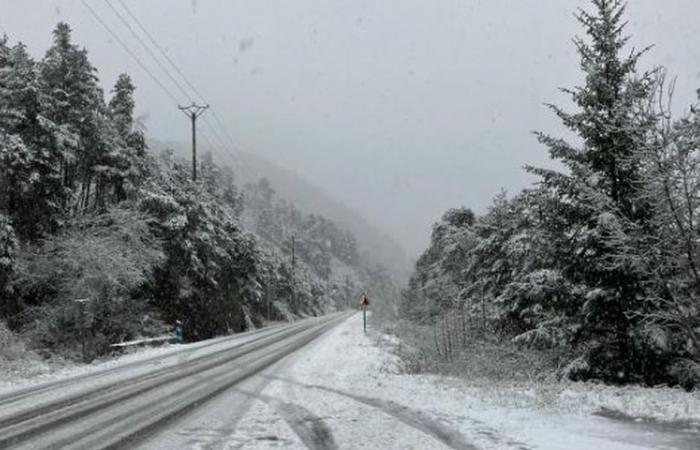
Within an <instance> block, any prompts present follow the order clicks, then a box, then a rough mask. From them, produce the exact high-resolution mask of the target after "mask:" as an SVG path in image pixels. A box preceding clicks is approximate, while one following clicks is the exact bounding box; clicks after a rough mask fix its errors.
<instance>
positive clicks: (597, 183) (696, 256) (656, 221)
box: [401, 0, 700, 388]
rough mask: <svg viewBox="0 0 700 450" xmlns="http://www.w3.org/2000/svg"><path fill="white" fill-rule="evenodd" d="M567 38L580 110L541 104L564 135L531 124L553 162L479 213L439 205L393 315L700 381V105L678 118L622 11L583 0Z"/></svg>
mask: <svg viewBox="0 0 700 450" xmlns="http://www.w3.org/2000/svg"><path fill="white" fill-rule="evenodd" d="M592 4H593V8H592V10H593V12H592V13H589V12H586V11H581V12H580V13H579V14H578V19H579V21H580V23H581V24H582V26H583V28H584V31H585V34H586V38H585V39H575V45H576V47H577V50H578V53H579V55H580V60H581V69H582V71H583V75H584V77H585V81H584V82H583V84H582V85H581V86H580V87H575V88H572V89H568V90H565V92H567V93H568V94H570V95H571V99H572V101H573V103H574V104H575V105H576V109H575V111H573V112H568V111H565V110H563V109H560V108H559V107H557V106H554V105H550V108H551V109H552V111H553V112H554V114H556V115H557V116H558V117H559V118H560V119H561V121H562V124H563V125H564V126H565V127H566V128H568V129H569V130H571V132H572V133H573V134H575V136H576V137H577V138H576V139H575V142H574V143H572V142H568V141H566V140H564V139H559V138H556V137H552V136H549V135H547V134H544V133H537V134H536V135H537V138H538V139H539V141H540V142H541V143H542V144H544V145H545V146H546V147H547V148H548V149H549V154H550V156H551V157H552V158H553V159H554V160H556V161H559V162H561V163H562V165H563V166H564V167H565V169H564V170H562V171H557V170H550V169H543V168H536V167H529V168H527V170H528V171H529V172H530V173H532V174H535V175H537V176H538V177H539V178H540V181H539V182H538V183H536V184H535V185H534V186H533V187H531V188H529V189H525V190H524V191H522V192H521V193H519V194H517V195H516V196H514V197H512V198H508V197H507V196H506V195H505V193H504V194H501V195H498V196H497V197H496V198H495V200H494V202H493V205H492V206H491V207H490V209H489V210H488V212H487V213H486V214H485V215H483V216H481V217H475V215H474V214H473V213H472V212H471V211H470V210H469V209H454V210H450V211H448V212H447V213H446V214H445V215H444V216H443V218H442V220H441V221H440V222H439V223H438V224H436V225H435V227H434V229H433V234H432V241H431V244H430V247H429V248H428V250H426V252H425V253H424V254H423V255H422V256H421V258H420V259H419V261H418V263H417V264H416V268H415V272H414V274H413V276H412V278H411V281H410V286H409V288H408V289H407V290H406V292H405V294H404V298H403V302H402V306H401V313H402V314H403V315H404V316H405V317H407V318H409V319H410V320H412V321H417V322H423V323H426V324H435V325H437V324H440V323H442V322H441V321H442V320H443V319H444V318H445V317H449V316H450V315H452V316H455V315H456V316H463V317H464V318H465V323H467V324H470V325H471V327H473V328H476V329H481V330H483V333H488V334H489V335H496V336H499V337H501V338H503V339H512V340H514V341H516V342H518V343H521V344H522V345H527V346H531V347H536V348H543V347H548V348H561V349H565V350H566V351H567V352H568V353H567V354H568V358H567V362H568V364H567V365H566V367H565V368H563V374H565V375H567V376H568V377H570V378H572V379H590V378H597V379H602V380H606V381H609V382H618V383H625V382H642V383H646V384H648V385H656V384H659V383H670V384H681V385H683V386H685V387H686V388H691V387H693V386H697V385H699V384H700V222H699V221H700V208H699V205H700V155H699V151H700V105H697V106H694V107H691V108H690V112H689V113H688V114H687V115H685V116H683V117H680V118H678V119H673V118H671V115H670V111H669V107H668V106H669V104H670V97H671V94H672V90H673V89H672V88H673V83H668V82H666V80H665V71H664V70H663V69H662V68H655V69H653V70H650V71H647V72H642V71H640V70H638V68H637V67H638V61H639V59H640V57H642V56H643V55H644V53H645V51H634V50H631V51H630V50H629V49H627V46H626V44H627V41H628V37H627V35H626V34H625V31H624V30H625V23H624V4H623V2H621V1H619V0H593V2H592Z"/></svg>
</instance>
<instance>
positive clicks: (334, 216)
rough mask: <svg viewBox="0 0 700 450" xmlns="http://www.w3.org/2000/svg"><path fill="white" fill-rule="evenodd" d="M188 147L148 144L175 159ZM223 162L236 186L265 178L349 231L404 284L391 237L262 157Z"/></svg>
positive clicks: (402, 262)
mask: <svg viewBox="0 0 700 450" xmlns="http://www.w3.org/2000/svg"><path fill="white" fill-rule="evenodd" d="M189 145H190V144H189V143H187V144H185V143H182V142H161V141H150V142H149V146H150V148H151V150H152V151H153V152H154V153H158V152H160V151H161V150H162V149H166V148H170V149H173V150H175V152H176V153H177V154H178V155H179V156H189V150H190V147H189ZM201 150H202V151H203V152H207V151H210V150H211V149H209V148H207V146H206V145H205V146H203V148H201ZM226 162H227V163H228V164H229V165H231V166H233V167H237V168H238V170H236V171H235V177H236V183H237V184H238V185H239V186H242V185H244V184H246V183H254V182H257V181H258V180H259V179H260V178H262V177H264V178H267V179H268V180H269V181H270V184H271V185H272V188H273V189H274V190H275V191H276V193H277V195H278V196H279V197H280V198H283V199H285V200H288V201H291V202H293V203H294V204H295V205H296V206H297V207H298V208H300V209H301V210H302V211H303V212H305V213H307V214H321V215H323V216H325V217H327V218H329V219H331V220H333V221H335V222H337V223H338V225H339V226H341V227H344V228H346V229H348V230H350V231H351V232H352V233H353V235H355V237H356V238H357V240H358V244H359V250H360V254H361V255H362V254H364V255H366V256H367V259H368V260H369V261H371V262H372V263H379V264H381V265H383V266H384V267H386V268H387V270H389V271H390V273H392V275H393V276H394V277H395V279H396V281H397V282H403V281H405V279H406V277H407V274H408V271H409V269H410V264H411V262H410V260H409V258H408V257H407V255H406V253H405V252H404V250H403V249H402V248H401V246H400V245H399V244H398V243H397V242H396V241H395V240H394V239H393V238H392V237H390V236H388V235H387V234H386V233H383V232H382V231H381V230H379V229H377V227H376V226H374V225H372V224H370V223H369V222H368V221H367V220H366V219H365V218H364V217H363V216H362V214H360V213H359V212H357V211H355V210H353V209H352V208H349V207H347V206H345V205H344V204H342V203H341V202H339V201H338V200H337V199H336V198H333V197H332V196H331V195H329V194H328V193H327V192H326V191H325V190H323V189H321V188H320V187H318V186H315V185H314V184H313V183H311V182H310V181H308V180H307V179H305V178H304V177H303V176H301V175H298V174H296V173H294V172H292V171H290V170H287V169H285V168H283V167H280V166H279V165H277V164H275V163H274V162H272V161H270V160H268V159H266V158H264V157H261V156H257V155H253V154H250V153H245V152H236V153H233V154H232V155H230V156H227V157H226Z"/></svg>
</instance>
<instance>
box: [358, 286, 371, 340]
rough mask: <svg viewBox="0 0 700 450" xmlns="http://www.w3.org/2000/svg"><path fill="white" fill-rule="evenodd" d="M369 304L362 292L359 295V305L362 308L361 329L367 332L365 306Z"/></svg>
mask: <svg viewBox="0 0 700 450" xmlns="http://www.w3.org/2000/svg"><path fill="white" fill-rule="evenodd" d="M368 306H369V299H368V298H367V294H366V293H364V292H363V293H362V297H360V307H361V308H362V330H363V331H364V332H365V333H366V332H367V307H368Z"/></svg>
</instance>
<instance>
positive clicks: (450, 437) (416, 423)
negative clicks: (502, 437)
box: [261, 375, 479, 450]
mask: <svg viewBox="0 0 700 450" xmlns="http://www.w3.org/2000/svg"><path fill="white" fill-rule="evenodd" d="M261 376H264V375H261ZM268 377H269V378H272V379H275V380H279V381H283V382H286V383H291V384H295V385H298V386H302V387H305V388H311V389H319V390H322V391H326V392H331V393H333V394H337V395H340V396H343V397H347V398H350V399H352V400H355V401H357V402H360V403H363V404H365V405H368V406H371V407H373V408H376V409H379V410H381V411H383V412H385V413H386V414H389V415H390V416H393V417H394V418H396V419H398V420H399V421H401V422H403V423H404V424H406V425H408V426H410V427H412V428H414V429H416V430H418V431H421V432H423V433H426V434H428V435H430V436H432V437H433V438H435V439H437V440H438V441H440V442H442V443H443V444H445V445H447V446H448V447H450V448H453V449H455V450H479V448H478V447H476V446H475V445H473V444H471V443H470V442H468V441H467V439H466V438H465V437H464V435H463V434H462V433H460V432H459V431H457V430H456V429H454V428H452V427H450V426H448V425H445V424H442V423H440V422H438V421H437V420H435V419H432V418H430V417H428V416H427V415H426V414H424V413H423V412H421V411H416V410H413V409H410V408H408V407H407V406H403V405H400V404H398V403H396V402H393V401H391V400H381V399H378V398H373V397H365V396H362V395H356V394H349V393H347V392H343V391H341V390H338V389H333V388H329V387H326V386H319V385H315V384H304V383H299V382H297V381H294V380H290V379H286V378H280V377H274V376H268Z"/></svg>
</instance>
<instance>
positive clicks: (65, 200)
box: [0, 23, 394, 360]
mask: <svg viewBox="0 0 700 450" xmlns="http://www.w3.org/2000/svg"><path fill="white" fill-rule="evenodd" d="M135 89H137V87H136V86H134V84H133V83H132V81H131V79H130V77H129V76H128V75H127V74H122V75H120V76H119V78H118V80H117V82H116V84H115V85H114V86H113V87H111V88H109V90H108V93H107V94H105V90H104V89H103V88H102V86H101V85H100V80H99V79H98V77H97V70H96V68H95V67H93V66H92V64H91V63H90V59H89V55H88V53H87V51H86V50H85V49H83V48H81V47H80V46H79V45H77V44H75V43H74V42H73V40H72V36H71V29H70V27H69V26H68V25H67V24H64V23H60V24H58V25H57V27H56V28H55V29H54V31H53V43H52V45H51V47H50V48H49V49H48V51H47V52H46V55H45V57H43V58H42V59H41V60H34V59H33V58H32V57H30V55H29V54H28V53H27V51H26V49H25V47H24V46H23V45H22V44H21V43H15V42H11V41H10V40H9V39H8V38H2V39H0V329H2V330H4V327H5V324H7V325H8V326H9V327H10V328H11V329H12V330H13V331H14V332H15V333H16V334H18V335H19V336H21V338H22V339H24V340H25V341H27V342H28V344H29V345H30V347H31V348H33V349H37V350H41V351H43V352H45V353H46V354H55V353H59V354H62V355H63V356H68V357H71V356H72V357H83V358H86V359H90V358H92V357H94V356H97V355H100V354H102V353H105V352H107V351H108V350H109V344H111V343H114V342H120V341H124V340H129V339H134V338H138V337H147V336H152V335H156V334H161V333H164V332H167V331H168V330H169V329H170V327H171V326H172V324H173V323H174V322H175V321H176V320H180V321H182V322H183V323H184V334H185V338H186V339H188V340H198V339H203V338H208V337H212V336H216V335H221V334H226V333H230V332H234V331H240V330H245V329H249V328H251V327H255V326H258V325H260V324H261V323H262V322H263V321H265V320H266V319H269V320H283V319H291V318H293V317H295V316H297V317H298V316H305V315H314V314H320V313H323V312H325V311H329V310H334V309H338V308H342V307H345V306H347V305H348V303H349V302H350V299H351V298H353V299H354V297H355V296H356V295H357V294H358V292H359V291H360V290H362V289H370V290H371V291H373V292H375V293H376V294H377V295H382V294H383V293H385V292H386V293H387V296H390V295H392V294H393V292H394V288H393V285H392V282H391V280H390V278H389V277H388V276H386V272H385V271H383V270H381V268H379V267H378V266H377V265H376V264H374V263H373V262H372V261H370V260H367V259H365V258H362V257H361V256H362V255H359V254H358V251H357V244H356V239H355V237H354V236H353V235H352V233H350V232H347V231H345V230H344V228H342V227H341V226H339V225H337V224H335V223H334V222H332V221H331V220H328V219H326V218H324V217H322V216H320V215H317V214H313V215H311V214H302V213H301V212H299V211H298V210H297V209H296V207H295V206H294V205H293V204H292V203H290V202H282V201H281V200H280V199H278V198H276V197H274V195H273V194H274V191H273V190H272V188H271V187H269V186H268V188H269V189H264V187H265V182H264V181H262V182H260V183H257V184H250V185H248V186H247V187H245V188H244V186H242V185H241V184H240V183H237V182H236V172H235V170H233V169H232V168H230V167H228V166H225V165H219V164H217V162H216V161H214V160H213V159H212V158H207V157H202V158H201V160H200V165H199V170H198V174H199V176H198V178H197V181H193V180H192V177H191V173H190V167H191V166H190V162H189V160H188V159H180V158H178V157H177V156H176V155H175V154H174V153H173V152H171V151H153V150H152V149H149V147H148V145H147V144H146V142H147V140H146V136H145V133H144V131H143V130H142V129H141V128H140V127H139V124H138V121H135V120H134V116H133V114H134V106H135V105H134V97H133V94H134V91H135ZM292 242H293V244H292ZM292 249H294V252H293V254H292ZM380 293H381V294H380ZM81 337H82V339H81ZM81 341H82V342H85V343H86V344H85V346H83V345H81ZM2 357H3V354H2V352H0V360H1V359H2Z"/></svg>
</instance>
